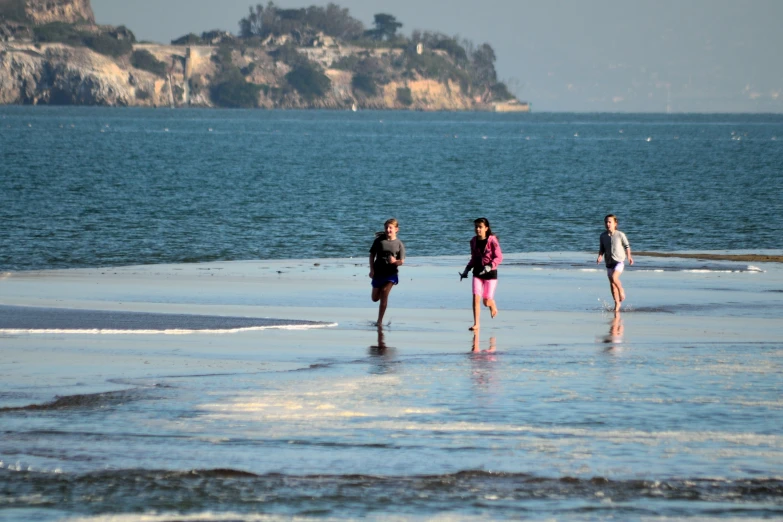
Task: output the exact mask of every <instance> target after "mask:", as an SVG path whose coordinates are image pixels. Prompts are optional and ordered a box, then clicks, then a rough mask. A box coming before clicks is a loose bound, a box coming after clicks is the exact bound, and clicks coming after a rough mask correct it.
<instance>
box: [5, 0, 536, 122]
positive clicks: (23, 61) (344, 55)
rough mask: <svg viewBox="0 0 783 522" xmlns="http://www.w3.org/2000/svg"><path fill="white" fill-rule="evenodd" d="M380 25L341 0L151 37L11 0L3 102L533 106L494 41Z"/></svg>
mask: <svg viewBox="0 0 783 522" xmlns="http://www.w3.org/2000/svg"><path fill="white" fill-rule="evenodd" d="M401 26H402V24H401V23H400V22H398V21H397V20H396V18H395V17H394V16H392V15H389V14H384V13H379V14H377V15H376V16H375V24H374V27H372V28H369V29H368V28H366V27H364V25H363V24H362V23H361V22H360V21H358V20H356V19H355V18H353V17H351V16H350V14H349V13H348V10H347V9H343V8H340V7H339V6H337V5H335V4H329V5H328V6H326V7H317V6H311V7H308V8H301V9H280V8H277V7H276V6H275V5H274V4H272V3H271V2H270V3H269V4H268V5H267V6H266V7H264V6H262V5H260V4H259V5H257V6H255V7H254V8H251V9H250V12H249V14H248V16H247V17H246V18H243V19H241V20H240V21H239V29H240V31H239V35H238V36H236V35H232V34H230V33H228V32H226V31H210V32H206V33H202V34H201V35H196V34H189V35H185V36H183V37H181V38H178V39H176V40H174V41H173V42H172V44H171V45H160V44H154V43H140V42H137V41H136V38H135V36H134V35H133V33H132V32H131V31H130V30H128V29H127V28H125V27H123V26H119V27H112V26H98V25H96V24H95V18H94V15H93V12H92V7H91V6H90V2H89V0H0V103H2V104H58V105H66V104H77V105H123V106H129V105H134V106H170V105H171V106H183V105H194V106H204V107H212V106H224V107H266V108H276V107H280V108H297V107H299V108H379V109H415V110H527V108H528V107H527V104H520V103H519V102H518V101H517V100H516V99H515V98H514V97H513V96H512V95H511V94H510V93H509V92H508V90H507V88H506V86H505V85H504V84H503V83H501V82H499V81H498V80H497V74H496V72H495V67H494V62H495V53H494V51H493V49H492V47H491V46H490V45H489V44H482V45H480V46H474V45H473V44H472V43H471V42H469V41H457V40H456V39H455V38H452V37H448V36H445V35H443V34H440V33H434V32H419V31H414V32H413V34H412V35H411V37H405V36H401V35H399V34H397V30H398V29H399V28H400V27H401Z"/></svg>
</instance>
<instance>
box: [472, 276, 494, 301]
mask: <svg viewBox="0 0 783 522" xmlns="http://www.w3.org/2000/svg"><path fill="white" fill-rule="evenodd" d="M497 286H498V280H497V279H479V278H478V277H474V278H473V295H480V296H481V297H483V298H484V299H494V298H495V288H496V287H497Z"/></svg>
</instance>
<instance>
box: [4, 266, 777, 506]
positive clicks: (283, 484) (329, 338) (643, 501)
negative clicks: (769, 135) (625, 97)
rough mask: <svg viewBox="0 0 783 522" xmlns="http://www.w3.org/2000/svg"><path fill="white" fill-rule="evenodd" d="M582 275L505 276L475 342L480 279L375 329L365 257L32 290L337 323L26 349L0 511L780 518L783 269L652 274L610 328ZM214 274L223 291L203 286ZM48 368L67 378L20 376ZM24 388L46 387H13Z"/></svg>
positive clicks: (16, 350)
mask: <svg viewBox="0 0 783 522" xmlns="http://www.w3.org/2000/svg"><path fill="white" fill-rule="evenodd" d="M583 256H584V254H581V253H571V254H557V255H553V254H524V255H511V256H510V257H509V265H508V267H506V269H504V270H503V271H502V273H501V284H500V285H499V294H498V302H499V304H500V305H501V314H500V315H499V316H498V318H497V319H496V320H495V321H491V322H490V323H489V324H487V323H485V325H484V327H483V329H482V332H481V333H480V335H478V336H476V337H473V336H472V334H470V333H469V332H467V331H466V327H467V324H466V323H467V321H468V320H469V314H470V312H469V308H468V306H467V303H468V299H467V297H466V295H465V292H466V288H467V287H466V286H465V283H464V282H463V283H462V285H460V283H459V281H458V277H457V276H456V270H455V269H454V268H455V267H457V266H459V259H461V258H453V257H442V258H418V259H415V260H412V261H411V263H410V264H409V265H406V266H405V267H403V268H404V271H403V273H404V275H405V277H403V278H402V281H401V284H400V287H399V288H396V289H395V290H394V294H393V301H392V308H391V309H390V311H389V322H390V323H391V325H390V326H387V327H386V328H385V329H384V330H382V332H380V333H379V332H378V331H377V329H375V328H373V327H372V326H371V325H370V321H369V318H370V317H372V313H373V309H372V306H371V304H370V303H369V301H368V299H367V294H368V289H367V287H368V284H367V281H366V280H361V281H358V280H357V279H358V277H355V276H364V277H366V274H365V272H366V268H365V267H364V266H362V265H358V266H357V264H356V263H352V262H351V260H336V261H334V263H333V264H330V263H326V262H323V261H321V262H319V264H318V266H316V265H315V263H314V262H312V261H295V260H289V261H280V262H270V263H263V264H254V263H223V264H221V263H213V264H208V265H196V266H191V267H188V266H177V265H175V266H171V267H163V266H161V267H148V268H147V269H144V268H142V267H126V268H118V269H116V273H112V276H111V278H108V279H105V280H101V279H100V278H99V276H100V274H101V270H100V269H99V270H92V271H89V270H88V271H61V272H51V273H49V272H29V273H28V272H25V273H20V274H14V275H13V276H12V277H10V278H9V279H7V280H5V281H4V288H5V292H6V299H11V300H13V299H15V298H16V297H15V296H17V295H19V296H28V297H29V298H37V297H36V296H38V295H39V292H42V293H43V294H42V295H46V296H49V298H51V299H54V300H58V299H63V300H64V302H65V304H66V305H67V304H68V303H69V300H68V299H69V298H68V297H67V294H68V292H69V289H70V288H72V287H74V286H76V287H78V286H80V285H81V286H82V287H84V286H85V283H86V282H88V281H101V284H100V285H98V286H100V290H95V291H94V292H93V293H88V295H87V296H86V297H87V298H88V299H93V301H85V300H83V299H80V300H79V301H76V302H77V303H78V304H79V307H81V308H83V309H89V307H90V306H98V305H99V304H100V303H105V302H109V301H111V299H110V298H111V296H115V298H116V297H117V296H121V298H122V299H121V300H122V302H123V303H125V305H129V304H133V302H134V299H135V301H136V305H135V306H142V305H143V306H148V307H150V309H156V307H165V306H171V302H176V303H179V305H178V306H191V307H199V308H198V309H202V308H203V307H206V308H214V310H215V311H216V312H220V315H223V313H222V312H223V311H225V310H227V309H232V308H225V307H227V306H229V305H230V306H236V305H237V303H242V308H241V309H242V310H254V309H258V310H260V311H262V312H263V311H265V310H267V308H266V307H269V305H274V306H272V307H270V309H275V310H276V311H277V312H278V314H279V315H278V317H298V318H300V319H304V320H308V319H310V320H313V319H314V320H321V319H322V318H323V317H324V316H326V317H332V318H333V319H337V318H339V321H338V322H339V324H338V326H336V327H331V328H326V329H320V330H309V331H306V330H302V331H283V330H276V331H275V330H263V331H250V332H244V333H238V334H232V335H214V334H211V335H210V334H193V335H190V336H188V335H185V336H182V335H179V336H165V335H164V336H148V335H138V334H135V333H133V332H132V331H128V332H126V334H125V335H85V334H79V333H68V331H66V330H63V331H61V332H60V333H59V334H55V335H52V334H48V335H47V334H35V335H30V334H27V335H22V336H19V335H10V336H9V335H6V336H5V337H4V339H3V342H4V344H5V346H7V347H10V351H7V352H6V353H7V355H6V356H0V373H2V375H3V381H4V382H5V383H6V384H5V385H4V386H3V387H2V389H1V390H0V404H2V409H0V419H1V420H2V428H0V431H1V432H2V439H0V461H2V464H1V465H0V510H2V513H3V514H4V516H5V517H6V518H7V519H8V520H26V519H29V518H31V517H32V518H36V519H42V520H54V519H59V518H63V517H64V518H72V517H75V516H84V517H88V519H90V520H109V519H111V518H110V517H111V516H114V515H119V514H124V515H125V516H127V517H130V518H128V520H141V518H140V517H141V516H142V514H144V516H149V517H151V519H152V520H172V519H176V520H187V519H188V518H187V517H188V516H191V517H194V518H193V519H194V520H195V519H199V520H202V519H204V520H220V519H224V520H225V519H228V520H237V519H239V520H253V519H257V518H254V517H259V516H262V515H264V516H270V517H272V519H274V517H280V518H286V517H292V516H300V517H304V518H330V519H331V518H334V519H344V518H364V517H369V518H384V519H385V518H389V517H394V516H397V517H400V518H401V519H405V518H413V519H428V518H431V517H438V516H440V517H447V518H455V519H464V520H471V519H487V518H490V519H506V518H519V517H520V516H523V517H525V518H531V519H542V520H543V519H551V518H569V519H571V518H575V519H585V520H592V519H596V518H599V519H601V518H620V519H629V518H631V519H637V518H653V519H658V518H661V519H662V518H667V517H668V518H699V519H721V518H726V519H732V518H747V517H751V518H753V517H755V518H769V517H771V518H775V517H779V516H781V514H783V475H782V474H781V471H782V470H783V436H781V434H780V420H781V418H782V415H783V401H781V399H780V389H781V384H783V349H782V347H781V338H783V328H782V327H781V326H780V321H779V317H780V313H781V310H782V309H783V294H782V293H781V292H779V291H771V290H774V289H780V288H781V287H783V271H781V270H780V268H779V267H777V265H775V264H765V265H763V266H762V267H760V268H759V269H758V270H748V269H747V265H743V264H731V263H728V264H723V263H720V264H719V266H716V267H715V268H714V269H712V270H706V271H704V270H701V269H699V270H696V269H695V267H701V266H702V265H701V262H700V261H698V260H683V261H674V262H671V261H670V260H666V261H665V263H663V264H662V263H660V262H658V261H655V260H654V259H650V258H641V257H640V258H638V259H637V263H636V265H635V266H634V267H629V269H628V270H627V272H626V273H625V274H624V275H623V278H624V280H625V284H626V289H627V291H628V295H629V298H628V303H627V310H626V311H625V312H623V313H622V314H621V316H619V317H614V316H613V315H612V314H610V313H607V312H605V308H604V307H605V306H606V303H605V301H602V299H605V298H606V297H608V296H607V293H608V290H607V289H606V288H605V286H606V280H605V275H604V274H603V271H602V270H598V271H596V268H595V264H594V259H593V260H592V262H593V264H592V266H589V265H586V263H585V262H583V261H582V259H583ZM648 259H649V260H650V266H651V267H654V268H652V269H647V268H646V266H647V261H648ZM322 263H323V264H322ZM670 263H672V264H670ZM662 266H663V267H666V269H665V270H659V268H660V267H662ZM261 267H263V268H261ZM207 268H208V269H210V270H209V271H207V270H205V269H207ZM675 268H676V269H675ZM259 272H260V273H261V274H263V275H258V274H259ZM278 272H280V273H278ZM205 273H217V274H219V275H217V276H206V275H204V274H205ZM269 274H274V275H269ZM208 278H209V280H212V281H213V284H214V286H208V285H206V284H205V283H202V284H198V282H200V281H205V280H207V279H208ZM215 278H217V279H215ZM303 278H304V279H305V281H304V282H303V283H302V279H303ZM292 281H300V284H302V285H303V286H304V287H305V288H316V289H322V291H323V293H324V296H326V295H327V294H329V292H330V291H331V295H332V296H333V299H332V306H331V307H324V306H322V305H321V304H320V300H319V299H318V298H317V296H316V299H315V300H313V299H312V297H313V296H312V295H311V294H310V293H300V292H294V293H292V292H291V291H290V290H291V288H292V285H293V284H294V283H292ZM277 284H279V285H280V286H279V288H278V287H277V286H276V285H277ZM129 289H136V290H137V291H138V294H132V293H130V292H129ZM153 289H158V290H160V291H161V295H165V296H166V298H167V301H166V303H157V304H156V303H155V301H156V295H157V294H156V293H155V292H154V291H152V290H153ZM329 289H331V290H329ZM336 289H340V291H341V292H342V293H341V294H340V298H339V299H338V300H335V299H334V296H335V290H336ZM436 294H437V296H438V297H439V298H438V299H436V298H435V295H436ZM145 295H146V296H148V297H151V298H152V299H151V301H144V300H143V296H145ZM286 295H287V299H288V301H285V299H283V303H282V304H281V303H280V301H281V298H282V297H283V296H286ZM58 296H59V297H58ZM243 296H244V297H243ZM428 296H429V297H428ZM596 296H597V297H596ZM128 298H130V301H128ZM70 299H73V297H71V298H70ZM243 299H246V300H247V302H244V301H243ZM119 300H120V299H117V301H119ZM360 302H361V305H359V306H362V307H363V309H364V310H363V311H362V309H361V308H359V309H355V308H354V304H355V303H360ZM90 303H92V304H90ZM401 307H403V308H401ZM407 307H410V308H407ZM308 310H309V311H310V312H309V313H310V315H306V314H307V313H308ZM303 314H305V315H303ZM158 315H159V314H157V313H152V314H151V316H152V317H154V318H156V320H157V318H158ZM236 315H240V316H241V315H242V314H236ZM77 317H79V318H84V317H89V314H85V313H84V312H80V313H79V314H77ZM133 317H134V321H138V320H139V318H140V317H145V316H143V315H142V316H133ZM195 317H197V315H192V316H191V318H195ZM365 317H366V318H367V320H365V319H364V318H365ZM39 318H43V319H44V320H45V319H46V314H43V315H41V316H40V317H39ZM343 318H348V320H343ZM485 321H489V319H485ZM458 331H459V332H458ZM58 353H59V354H60V355H57V354H58ZM48 357H65V358H66V359H70V361H71V363H70V366H69V367H66V368H64V369H61V370H47V366H46V364H44V363H43V362H41V363H33V362H25V361H27V360H28V359H29V360H30V361H36V360H45V359H47V358H48ZM200 358H201V359H204V360H205V361H206V362H204V363H199V359H200ZM90 359H95V361H96V362H103V364H105V365H106V366H105V368H100V367H99V368H94V369H91V368H90V366H89V361H90ZM170 359H171V360H173V361H174V362H173V363H171V361H170ZM14 360H16V364H15V363H14ZM144 361H147V362H150V363H152V365H151V366H150V365H147V364H145V363H144ZM14 368H16V370H14ZM191 368H192V369H191ZM25 371H30V372H38V374H40V375H46V372H47V371H51V376H50V377H46V378H43V377H40V376H37V375H36V373H31V375H30V377H29V378H21V377H24V376H21V377H17V376H15V375H14V373H19V372H25ZM40 382H47V383H48V386H44V387H42V386H40V385H39V384H40ZM101 387H103V388H101ZM47 394H49V396H50V398H49V399H46V398H45V397H46V396H47ZM52 395H56V396H57V397H51V396H52ZM156 513H157V515H156ZM166 514H168V515H166ZM134 516H135V517H136V518H134Z"/></svg>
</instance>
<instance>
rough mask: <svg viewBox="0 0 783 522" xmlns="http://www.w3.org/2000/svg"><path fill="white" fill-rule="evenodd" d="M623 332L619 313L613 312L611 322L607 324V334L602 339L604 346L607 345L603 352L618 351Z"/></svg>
mask: <svg viewBox="0 0 783 522" xmlns="http://www.w3.org/2000/svg"><path fill="white" fill-rule="evenodd" d="M623 331H624V327H623V318H622V317H621V315H620V312H615V313H614V316H613V317H612V320H611V321H610V322H609V333H608V334H607V335H605V336H604V337H603V339H602V342H603V343H604V344H608V345H609V346H608V347H607V348H606V350H605V351H607V352H609V351H619V349H620V345H621V344H622V342H623Z"/></svg>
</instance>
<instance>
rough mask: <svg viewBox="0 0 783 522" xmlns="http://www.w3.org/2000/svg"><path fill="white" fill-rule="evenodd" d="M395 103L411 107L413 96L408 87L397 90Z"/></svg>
mask: <svg viewBox="0 0 783 522" xmlns="http://www.w3.org/2000/svg"><path fill="white" fill-rule="evenodd" d="M397 101H398V102H400V104H401V105H405V106H406V107H410V106H411V105H413V94H411V89H410V87H398V88H397Z"/></svg>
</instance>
